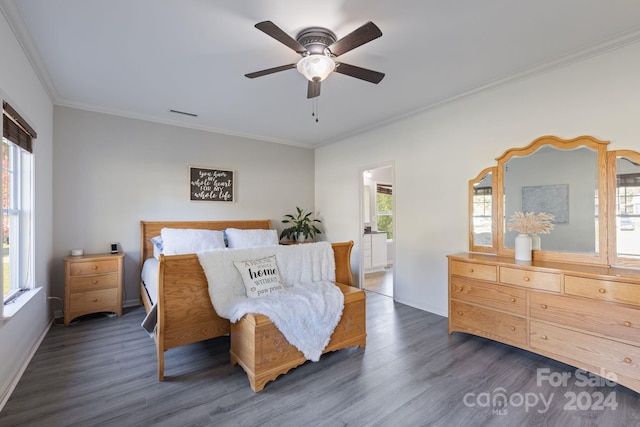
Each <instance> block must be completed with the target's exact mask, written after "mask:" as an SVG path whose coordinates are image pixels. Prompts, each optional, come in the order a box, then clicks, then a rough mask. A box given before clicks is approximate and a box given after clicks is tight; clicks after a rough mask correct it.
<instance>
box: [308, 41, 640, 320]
mask: <svg viewBox="0 0 640 427" xmlns="http://www.w3.org/2000/svg"><path fill="white" fill-rule="evenodd" d="M383 84H384V83H383ZM432 84H434V85H436V84H438V82H432ZM428 86H429V85H426V89H425V90H428ZM638 93H640V44H638V43H636V44H632V45H628V46H626V47H623V48H620V49H617V50H613V51H611V52H608V53H606V54H602V55H600V56H597V57H593V58H590V59H587V60H585V61H582V62H580V63H576V64H572V65H569V66H567V67H564V68H561V69H557V70H554V71H551V72H548V73H545V74H541V75H538V76H536V77H532V78H529V79H527V80H521V81H518V82H512V83H510V84H507V85H504V86H502V87H500V88H497V89H494V90H492V91H488V92H485V93H482V94H478V95H475V96H472V97H467V98H464V99H461V100H458V101H456V102H453V103H449V104H446V105H444V106H441V107H440V108H437V109H433V110H430V111H426V112H423V113H421V114H416V115H414V116H412V117H408V118H405V119H403V120H400V121H396V122H394V123H392V124H389V125H386V126H383V127H380V128H378V129H375V130H373V131H370V132H368V133H366V134H361V135H356V136H353V137H350V138H348V139H345V140H343V141H339V142H337V143H334V144H330V145H327V146H324V147H321V148H319V149H317V150H316V170H315V173H316V209H317V210H319V211H320V212H322V214H323V217H324V218H325V224H326V226H327V229H328V230H329V233H328V235H327V238H328V239H329V240H344V239H353V240H354V241H356V242H359V239H358V236H359V233H360V230H359V225H358V215H359V213H358V212H359V205H358V203H359V197H358V194H359V185H361V182H362V178H361V177H360V175H359V171H360V170H361V169H362V168H363V167H364V166H366V165H368V164H373V163H377V162H383V161H395V162H396V163H395V174H396V175H395V187H394V193H395V195H396V210H395V212H394V214H395V215H394V219H395V220H396V234H395V236H394V240H395V245H396V259H395V262H394V269H395V299H396V300H397V301H399V302H401V303H405V304H408V305H411V306H414V307H418V308H421V309H424V310H428V311H431V312H434V313H438V314H442V315H446V313H447V259H446V255H447V254H450V253H455V252H461V251H466V250H467V249H468V234H467V233H468V219H467V212H468V201H467V200H468V195H467V185H468V181H469V180H470V179H472V178H474V177H475V176H476V175H477V174H478V173H479V172H480V171H481V170H482V169H483V168H485V167H488V166H492V165H494V164H495V158H496V157H498V156H499V155H501V154H502V153H503V152H504V151H505V150H506V149H508V148H511V147H523V146H525V145H527V144H529V143H530V142H531V141H533V140H534V139H535V138H537V137H539V136H542V135H557V136H559V137H563V138H573V137H576V136H579V135H593V136H595V137H596V138H599V139H603V140H609V141H611V144H610V146H609V149H611V150H614V149H620V148H629V149H633V150H637V151H640V120H638V111H640V96H638ZM381 108H384V106H383V105H381ZM359 251H360V247H359V246H358V247H356V248H355V250H354V252H355V253H356V255H354V258H353V259H352V263H353V262H355V260H358V259H359V255H358V254H359ZM353 267H354V269H355V271H357V270H358V266H357V265H354V266H353ZM356 277H357V274H356Z"/></svg>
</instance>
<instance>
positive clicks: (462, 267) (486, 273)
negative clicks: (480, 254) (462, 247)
mask: <svg viewBox="0 0 640 427" xmlns="http://www.w3.org/2000/svg"><path fill="white" fill-rule="evenodd" d="M451 274H454V275H456V276H464V277H470V278H472V279H478V280H487V281H489V282H495V281H496V280H497V279H498V274H497V270H496V266H495V265H486V264H475V263H471V262H463V261H451Z"/></svg>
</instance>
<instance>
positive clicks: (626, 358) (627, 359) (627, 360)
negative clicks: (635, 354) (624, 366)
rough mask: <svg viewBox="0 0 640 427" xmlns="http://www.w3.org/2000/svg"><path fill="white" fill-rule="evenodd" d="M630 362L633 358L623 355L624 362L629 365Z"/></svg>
mask: <svg viewBox="0 0 640 427" xmlns="http://www.w3.org/2000/svg"><path fill="white" fill-rule="evenodd" d="M631 362H633V360H631V358H630V357H625V358H624V363H628V364H629V365H631Z"/></svg>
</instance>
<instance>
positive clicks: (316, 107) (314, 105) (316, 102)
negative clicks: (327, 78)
mask: <svg viewBox="0 0 640 427" xmlns="http://www.w3.org/2000/svg"><path fill="white" fill-rule="evenodd" d="M312 102H313V113H311V116H312V117H315V118H316V123H318V121H319V120H318V119H319V116H320V115H319V114H318V98H313V101H312Z"/></svg>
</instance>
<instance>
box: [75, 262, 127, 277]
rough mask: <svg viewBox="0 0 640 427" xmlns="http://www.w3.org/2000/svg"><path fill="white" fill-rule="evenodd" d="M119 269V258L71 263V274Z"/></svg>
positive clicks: (101, 272) (81, 274)
mask: <svg viewBox="0 0 640 427" xmlns="http://www.w3.org/2000/svg"><path fill="white" fill-rule="evenodd" d="M116 271H118V260H117V259H105V260H95V261H86V262H72V263H70V265H69V273H70V274H71V276H84V275H88V274H103V273H115V272H116Z"/></svg>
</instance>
